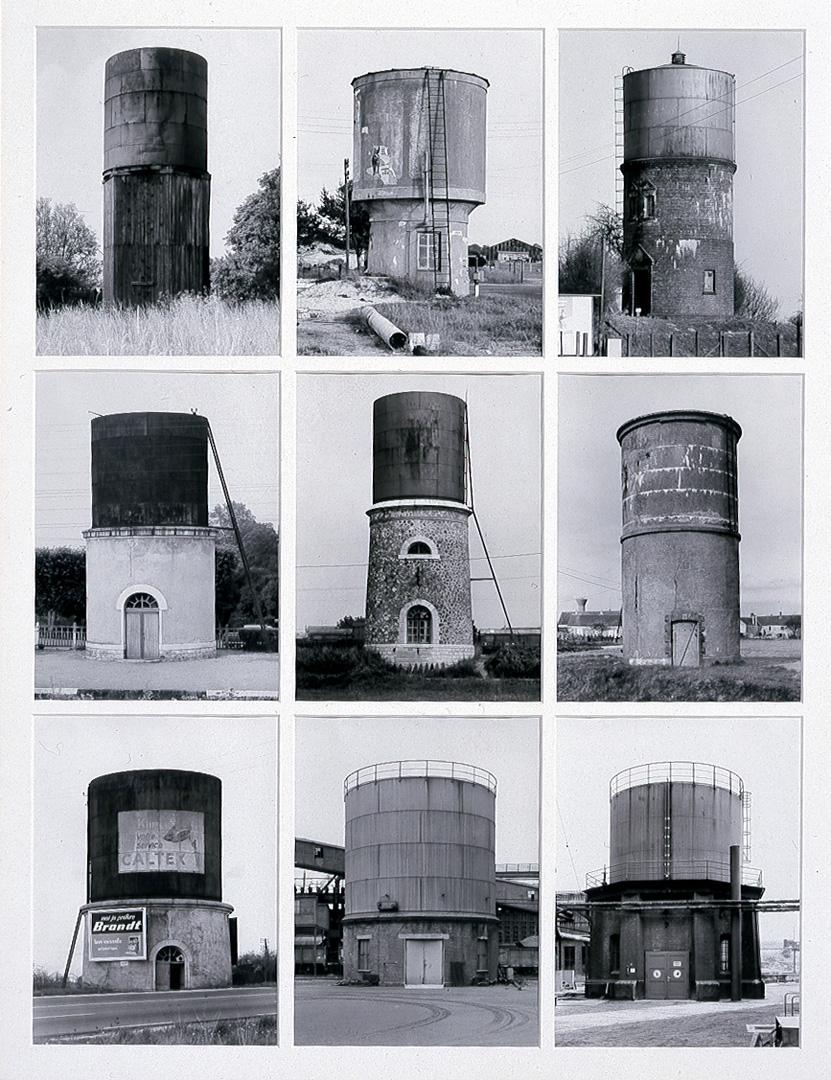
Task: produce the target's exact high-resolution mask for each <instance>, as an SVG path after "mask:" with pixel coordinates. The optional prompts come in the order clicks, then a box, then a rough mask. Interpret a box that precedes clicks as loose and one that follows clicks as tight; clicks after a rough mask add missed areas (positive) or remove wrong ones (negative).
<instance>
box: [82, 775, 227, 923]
mask: <svg viewBox="0 0 831 1080" xmlns="http://www.w3.org/2000/svg"><path fill="white" fill-rule="evenodd" d="M87 837H88V860H89V895H88V898H87V899H88V901H92V902H97V901H103V900H121V899H135V898H136V897H148V898H158V897H171V898H180V899H188V898H189V899H199V900H221V899H222V783H221V781H220V780H218V779H217V777H215V776H210V775H208V774H207V773H198V772H186V771H183V770H179V769H137V770H135V771H129V772H117V773H109V774H107V775H106V776H99V777H96V779H95V780H93V781H92V782H91V783H90V785H89V791H88V834H87Z"/></svg>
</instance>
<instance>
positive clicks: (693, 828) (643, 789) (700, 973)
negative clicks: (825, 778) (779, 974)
mask: <svg viewBox="0 0 831 1080" xmlns="http://www.w3.org/2000/svg"><path fill="white" fill-rule="evenodd" d="M609 798H610V854H609V865H608V866H606V867H604V868H603V869H602V870H597V871H594V872H593V873H591V874H589V875H588V877H587V888H586V894H585V895H586V900H587V903H588V910H589V921H590V924H591V942H590V946H589V954H588V969H587V972H586V983H585V985H586V996H587V997H602V996H606V997H610V998H620V999H636V998H647V999H670V1000H672V999H688V998H692V999H695V1000H698V1001H718V1000H719V999H722V998H730V999H732V1000H735V1001H737V1000H740V999H742V998H762V997H764V992H765V991H764V983H763V982H762V978H761V958H760V946H759V928H758V915H757V911H756V908H755V902H758V901H759V900H760V898H761V896H762V894H763V892H764V889H763V887H762V875H761V872H760V871H758V870H753V869H751V868H750V867H748V866H747V865H746V863H745V859H746V857H747V848H748V836H749V829H750V824H749V810H750V796H749V794H748V793H747V792H746V791H745V788H744V784H743V783H742V780H741V778H740V777H739V776H737V775H736V774H735V773H734V772H731V771H730V770H728V769H723V768H720V767H718V766H716V765H704V764H699V763H697V762H688V761H681V762H677V761H676V762H657V763H651V764H648V765H639V766H635V767H633V768H629V769H625V770H623V771H622V772H620V773H618V774H617V775H615V776H614V777H613V778H612V780H611V783H610V788H609ZM743 856H744V857H743Z"/></svg>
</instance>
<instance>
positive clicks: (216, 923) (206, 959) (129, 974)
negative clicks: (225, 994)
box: [81, 898, 234, 990]
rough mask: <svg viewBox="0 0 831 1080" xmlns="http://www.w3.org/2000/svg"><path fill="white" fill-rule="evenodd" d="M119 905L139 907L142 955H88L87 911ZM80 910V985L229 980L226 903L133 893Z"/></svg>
mask: <svg viewBox="0 0 831 1080" xmlns="http://www.w3.org/2000/svg"><path fill="white" fill-rule="evenodd" d="M122 908H123V909H129V908H144V909H145V911H146V913H147V915H146V937H147V941H146V950H145V951H146V958H145V959H143V960H142V959H136V960H121V959H116V960H91V959H90V921H91V918H92V916H91V914H90V913H91V912H98V911H108V910H118V909H122ZM81 910H82V911H83V912H84V913H85V916H86V918H85V920H84V924H85V928H84V967H83V982H84V987H85V988H86V989H90V990H92V989H95V990H171V989H174V990H175V989H180V990H212V989H219V988H221V987H225V986H230V985H231V936H230V929H229V926H228V916H229V915H230V914H231V912H232V911H233V910H234V909H233V907H231V905H230V904H222V903H219V902H218V901H215V900H176V899H172V898H171V899H164V900H143V899H141V898H138V899H135V900H110V901H103V902H100V903H96V904H85V905H84V907H82V908H81ZM163 950H167V951H163ZM160 954H161V955H160ZM171 957H172V958H173V963H171V962H170V958H171ZM179 957H181V960H179Z"/></svg>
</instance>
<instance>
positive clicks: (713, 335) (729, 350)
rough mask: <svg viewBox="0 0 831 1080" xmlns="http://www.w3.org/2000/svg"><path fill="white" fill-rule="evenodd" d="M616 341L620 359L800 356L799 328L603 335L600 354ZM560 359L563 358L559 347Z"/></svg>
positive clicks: (800, 339) (606, 351)
mask: <svg viewBox="0 0 831 1080" xmlns="http://www.w3.org/2000/svg"><path fill="white" fill-rule="evenodd" d="M610 341H612V342H614V341H620V343H621V344H620V349H621V353H620V354H618V353H615V354H614V355H623V356H701V357H707V356H718V357H723V356H728V357H729V356H748V357H750V356H762V357H772V356H778V357H798V356H801V355H802V334H801V328H800V327H799V325H797V326H796V327H795V328H793V329H791V330H788V331H782V330H768V331H765V330H759V331H756V330H707V329H702V330H698V329H690V330H678V331H674V332H671V333H670V332H669V331H660V330H658V331H656V330H649V331H646V330H644V331H637V330H636V331H632V332H620V333H615V332H614V331H612V332H607V333H606V334H604V337H603V354H604V355H606V356H608V355H610V354H609V342H610ZM561 355H574V353H568V354H563V353H562V344H561Z"/></svg>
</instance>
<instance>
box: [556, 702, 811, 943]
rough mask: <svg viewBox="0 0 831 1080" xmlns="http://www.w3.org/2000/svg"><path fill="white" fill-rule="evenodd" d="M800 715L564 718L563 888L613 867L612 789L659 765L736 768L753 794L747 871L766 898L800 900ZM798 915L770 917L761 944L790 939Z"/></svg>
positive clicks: (560, 771)
mask: <svg viewBox="0 0 831 1080" xmlns="http://www.w3.org/2000/svg"><path fill="white" fill-rule="evenodd" d="M800 743H801V721H800V720H799V718H798V717H761V718H760V717H753V718H749V717H741V718H736V717H732V718H727V717H711V718H708V719H701V718H695V717H692V718H690V717H677V716H676V717H670V718H664V717H650V718H644V717H637V718H635V717H586V716H569V717H562V716H561V717H559V718H558V720H557V889H558V890H559V891H572V890H575V889H583V888H585V884H586V874H587V873H588V872H589V871H592V870H598V869H602V868H603V866H604V865H608V863H609V781H610V780H611V779H612V777H613V776H614V775H615V774H616V773H619V772H621V770H623V769H628V768H631V767H632V766H634V765H645V764H647V763H648V762H653V761H700V762H703V763H704V764H709V765H719V766H721V767H722V768H725V769H731V770H732V771H733V772H735V773H738V775H739V776H740V777H741V778H742V780H743V781H744V785H745V789H746V790H747V791H749V792H750V795H751V798H752V803H751V845H750V859H749V860H748V863H749V865H750V866H752V867H755V868H756V869H759V870H761V871H762V873H763V879H762V884H763V885H764V886H765V896H764V898H765V899H768V900H794V899H799V896H800V887H799V882H800V845H801V840H800V798H801V787H800V784H801V780H800V769H801V763H800V754H801V751H800ZM798 920H799V914H798V913H792V912H787V913H783V914H770V915H765V916H763V917H762V919H761V920H760V928H761V931H762V937H763V938H765V937H768V936H772V937H773V938H782V937H793V936H794V935H793V930H794V928H795V927H797V926H798Z"/></svg>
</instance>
